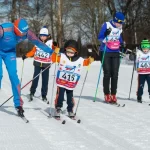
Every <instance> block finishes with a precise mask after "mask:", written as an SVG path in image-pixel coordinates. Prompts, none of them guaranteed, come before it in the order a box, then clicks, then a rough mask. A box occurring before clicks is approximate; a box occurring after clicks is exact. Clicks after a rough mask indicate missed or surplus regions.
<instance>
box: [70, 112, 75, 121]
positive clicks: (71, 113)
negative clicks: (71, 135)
mask: <svg viewBox="0 0 150 150" xmlns="http://www.w3.org/2000/svg"><path fill="white" fill-rule="evenodd" d="M68 117H69V118H71V119H73V120H75V114H74V113H73V112H72V111H71V112H68Z"/></svg>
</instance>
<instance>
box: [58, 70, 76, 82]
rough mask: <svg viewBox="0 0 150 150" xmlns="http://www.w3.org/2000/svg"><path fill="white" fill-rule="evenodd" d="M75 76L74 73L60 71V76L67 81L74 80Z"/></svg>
mask: <svg viewBox="0 0 150 150" xmlns="http://www.w3.org/2000/svg"><path fill="white" fill-rule="evenodd" d="M76 77H77V76H75V75H74V74H68V73H66V72H65V73H64V72H62V73H61V78H62V79H64V80H67V81H72V82H73V81H76Z"/></svg>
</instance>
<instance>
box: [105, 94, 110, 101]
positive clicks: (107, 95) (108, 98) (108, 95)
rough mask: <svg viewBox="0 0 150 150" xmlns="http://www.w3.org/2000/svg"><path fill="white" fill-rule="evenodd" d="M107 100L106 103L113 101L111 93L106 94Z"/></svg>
mask: <svg viewBox="0 0 150 150" xmlns="http://www.w3.org/2000/svg"><path fill="white" fill-rule="evenodd" d="M105 102H106V103H110V102H111V95H110V94H106V95H105Z"/></svg>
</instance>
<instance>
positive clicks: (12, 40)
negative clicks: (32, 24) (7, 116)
mask: <svg viewBox="0 0 150 150" xmlns="http://www.w3.org/2000/svg"><path fill="white" fill-rule="evenodd" d="M25 39H28V40H29V41H30V42H32V43H33V44H34V45H36V46H38V47H39V48H41V49H43V50H44V51H45V52H48V53H52V52H53V50H52V49H51V48H49V47H48V46H46V45H45V44H44V43H42V42H41V41H40V40H39V39H38V38H37V37H36V36H35V35H34V34H33V32H32V31H30V30H29V26H28V23H27V21H26V20H25V19H18V20H15V21H14V23H10V22H7V23H3V24H1V25H0V58H1V59H3V61H4V63H5V65H6V69H7V71H8V74H9V79H10V81H11V85H12V91H13V96H14V105H15V108H16V109H17V112H18V114H19V115H20V116H21V117H23V116H24V114H23V113H24V110H23V108H22V105H23V100H22V98H21V96H20V81H19V79H18V75H17V68H16V45H17V44H18V43H19V42H21V41H23V40H25ZM0 67H2V65H0ZM0 70H1V69H0Z"/></svg>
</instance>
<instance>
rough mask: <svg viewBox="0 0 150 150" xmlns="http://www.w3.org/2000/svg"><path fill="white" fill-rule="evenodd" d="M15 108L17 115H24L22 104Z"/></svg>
mask: <svg viewBox="0 0 150 150" xmlns="http://www.w3.org/2000/svg"><path fill="white" fill-rule="evenodd" d="M16 110H17V113H18V116H19V117H21V118H22V117H24V114H23V113H24V110H23V108H22V106H18V107H16Z"/></svg>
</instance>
